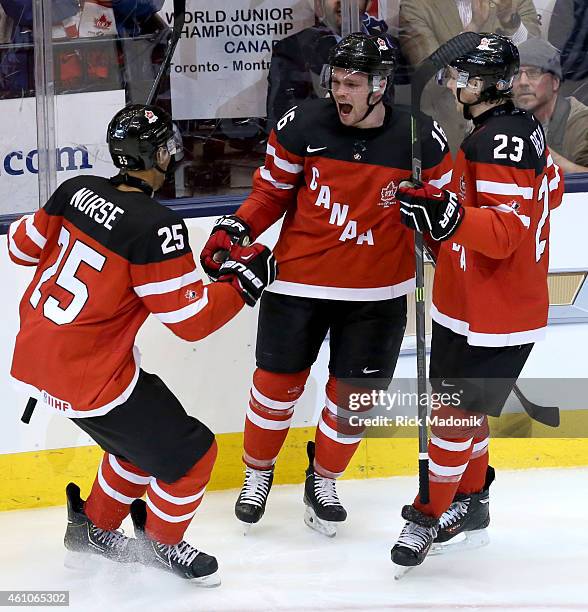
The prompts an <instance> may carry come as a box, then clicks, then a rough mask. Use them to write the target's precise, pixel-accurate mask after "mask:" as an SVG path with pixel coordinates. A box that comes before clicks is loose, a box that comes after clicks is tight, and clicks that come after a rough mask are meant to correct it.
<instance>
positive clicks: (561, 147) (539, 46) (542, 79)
mask: <svg viewBox="0 0 588 612" xmlns="http://www.w3.org/2000/svg"><path fill="white" fill-rule="evenodd" d="M519 53H520V56H521V68H520V71H519V73H518V75H517V76H516V77H515V81H514V89H513V91H514V97H515V104H516V106H518V107H520V108H524V109H525V110H528V111H531V112H532V113H533V114H534V115H535V116H536V117H537V119H538V120H539V121H540V122H541V123H542V124H543V130H544V131H545V134H546V136H547V144H548V145H549V148H550V150H551V154H552V156H553V159H554V161H555V162H556V163H557V164H558V165H559V166H560V168H561V169H562V170H563V171H564V172H588V107H587V106H585V105H584V104H582V103H581V102H580V101H578V100H577V99H576V98H574V97H569V98H566V97H564V96H563V95H560V93H559V89H560V85H561V81H562V69H561V62H560V53H559V51H558V50H557V49H556V48H555V47H554V46H552V45H551V44H550V43H548V42H547V41H545V40H541V39H539V38H533V39H529V40H527V41H525V42H524V43H523V44H522V45H521V46H520V47H519Z"/></svg>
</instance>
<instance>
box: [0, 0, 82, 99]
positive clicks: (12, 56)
mask: <svg viewBox="0 0 588 612" xmlns="http://www.w3.org/2000/svg"><path fill="white" fill-rule="evenodd" d="M0 6H1V8H2V11H3V13H4V14H5V15H6V17H7V18H8V19H9V20H10V23H11V25H12V27H11V30H10V34H9V38H8V40H6V42H10V43H12V45H13V47H12V48H11V49H7V50H3V51H2V52H1V53H0V97H3V98H12V97H21V96H27V95H34V59H33V57H34V56H33V51H32V45H33V0H0ZM79 10H80V5H79V3H78V0H53V2H51V12H52V21H53V25H54V26H60V27H62V28H63V31H64V34H65V35H66V36H67V37H75V36H77V27H76V25H75V23H76V18H77V16H78V12H79Z"/></svg>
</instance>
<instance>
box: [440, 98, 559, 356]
mask: <svg viewBox="0 0 588 612" xmlns="http://www.w3.org/2000/svg"><path fill="white" fill-rule="evenodd" d="M451 190H452V191H454V192H455V193H456V194H457V196H458V198H459V201H460V202H461V204H462V205H463V206H464V207H465V216H464V219H463V222H462V224H461V225H460V227H459V228H458V230H457V231H456V233H455V234H454V235H453V237H452V239H451V241H447V242H446V243H443V244H442V246H441V249H440V252H439V257H438V261H437V269H436V271H435V281H434V287H433V306H432V311H431V315H432V318H433V320H434V321H436V322H437V323H439V324H440V325H443V326H445V327H447V328H449V329H451V330H452V331H454V332H456V333H458V334H462V335H464V336H467V339H468V343H469V344H471V345H474V346H514V345H520V344H527V343H531V342H535V341H537V340H540V339H541V338H542V337H543V336H544V333H545V327H546V325H547V315H548V308H549V295H548V288H547V272H548V266H549V213H550V211H551V210H552V209H553V208H555V207H557V206H559V205H560V204H561V201H562V197H563V190H564V185H563V177H562V175H561V173H560V170H559V167H558V166H557V165H556V164H555V163H554V162H553V159H552V157H551V155H550V153H549V150H548V149H547V147H546V144H545V135H544V133H543V128H542V127H541V124H540V123H539V122H538V121H537V120H536V119H535V117H534V116H533V115H532V114H530V113H527V112H525V111H523V110H520V109H517V108H515V107H514V106H513V105H512V103H507V104H504V105H501V106H499V107H496V108H494V109H492V110H490V111H487V112H486V113H484V115H482V116H480V117H477V118H476V120H475V128H474V131H473V132H472V133H471V134H470V135H469V136H468V137H467V138H466V139H465V140H464V142H463V144H462V146H461V149H460V151H459V153H458V155H457V159H456V162H455V166H454V171H453V179H452V183H451Z"/></svg>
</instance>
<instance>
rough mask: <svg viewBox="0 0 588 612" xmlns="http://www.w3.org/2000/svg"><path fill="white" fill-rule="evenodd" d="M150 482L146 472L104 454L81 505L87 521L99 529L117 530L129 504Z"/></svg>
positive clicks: (108, 454)
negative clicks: (90, 487)
mask: <svg viewBox="0 0 588 612" xmlns="http://www.w3.org/2000/svg"><path fill="white" fill-rule="evenodd" d="M150 480H151V478H150V476H149V474H147V472H144V471H143V470H140V469H139V468H138V467H135V466H134V465H133V464H132V463H130V462H128V461H126V460H124V459H122V458H121V457H117V456H115V455H111V454H110V453H104V456H103V458H102V461H101V463H100V467H99V468H98V474H97V476H96V479H95V480H94V484H93V485H92V492H91V493H90V496H89V497H88V499H87V500H86V503H85V506H84V510H85V512H86V514H87V516H88V518H89V519H90V520H91V521H92V523H94V525H96V527H100V528H101V529H107V530H110V531H111V530H113V529H118V528H119V527H120V524H121V523H122V521H123V519H124V518H125V517H126V516H127V515H128V513H129V509H130V506H131V503H132V502H133V501H134V500H135V499H137V498H139V497H142V496H143V495H144V494H145V490H146V489H147V485H148V484H149V481H150Z"/></svg>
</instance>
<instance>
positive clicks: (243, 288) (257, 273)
mask: <svg viewBox="0 0 588 612" xmlns="http://www.w3.org/2000/svg"><path fill="white" fill-rule="evenodd" d="M277 275H278V263H277V262H276V260H275V258H274V255H273V253H272V252H271V251H270V250H269V249H268V248H267V247H266V246H264V245H263V244H252V245H251V246H247V247H241V246H238V245H235V246H234V247H233V248H232V249H231V252H230V255H229V258H228V259H227V260H226V261H225V262H224V263H223V264H222V265H221V266H220V269H219V279H218V280H219V281H226V282H229V283H231V284H232V285H233V287H235V289H237V291H238V292H239V293H240V294H241V296H242V297H243V299H244V300H245V303H246V304H248V305H249V306H255V304H256V302H257V300H258V299H259V298H260V297H261V294H262V293H263V290H264V289H265V288H266V287H267V286H268V285H269V284H270V283H273V282H274V281H275V280H276V276H277Z"/></svg>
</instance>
